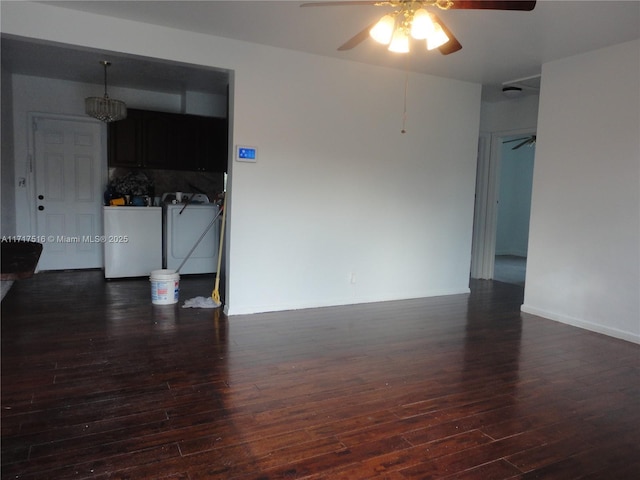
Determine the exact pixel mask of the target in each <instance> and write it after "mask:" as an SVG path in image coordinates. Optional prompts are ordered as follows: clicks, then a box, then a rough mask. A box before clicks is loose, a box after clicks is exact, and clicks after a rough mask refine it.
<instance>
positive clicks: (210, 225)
mask: <svg viewBox="0 0 640 480" xmlns="http://www.w3.org/2000/svg"><path fill="white" fill-rule="evenodd" d="M183 210H184V208H183ZM180 213H182V210H181V211H180ZM219 216H220V212H219V211H218V213H216V215H215V217H213V220H211V223H210V224H209V226H207V228H205V230H204V232H202V235H200V238H199V239H198V241H197V242H196V243H195V245H194V246H193V247H191V250H189V253H187V256H186V257H184V258H183V259H182V263H181V264H180V266H179V267H178V269H177V270H176V273H180V269H181V268H182V267H184V264H185V263H187V260H189V257H190V256H191V254H192V253H193V251H194V250H195V249H196V248H197V247H198V245H200V242H201V241H202V239H203V238H204V236H205V235H206V234H207V232H208V231H209V229H210V228H211V227H212V226H213V224H214V222H215V221H216V220H217V219H218V217H219ZM223 218H224V214H223Z"/></svg>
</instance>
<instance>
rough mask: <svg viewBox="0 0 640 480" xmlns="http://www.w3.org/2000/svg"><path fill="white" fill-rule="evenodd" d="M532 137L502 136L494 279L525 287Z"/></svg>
mask: <svg viewBox="0 0 640 480" xmlns="http://www.w3.org/2000/svg"><path fill="white" fill-rule="evenodd" d="M535 141H536V137H535V135H534V134H530V135H524V136H523V135H511V136H508V137H503V139H502V145H501V152H500V169H499V170H500V172H499V180H498V205H497V208H498V215H497V222H496V247H495V260H494V274H493V279H494V280H497V281H500V282H505V283H514V284H517V285H524V282H525V277H526V264H527V250H528V243H529V217H530V216H531V187H532V185H533V161H534V157H535Z"/></svg>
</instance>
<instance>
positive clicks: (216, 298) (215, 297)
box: [211, 192, 227, 307]
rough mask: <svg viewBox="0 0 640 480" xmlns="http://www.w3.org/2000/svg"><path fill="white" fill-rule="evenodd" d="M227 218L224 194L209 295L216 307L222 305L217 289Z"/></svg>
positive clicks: (218, 286)
mask: <svg viewBox="0 0 640 480" xmlns="http://www.w3.org/2000/svg"><path fill="white" fill-rule="evenodd" d="M226 218H227V193H226V192H225V194H224V200H223V201H222V224H221V226H220V245H219V246H218V268H217V269H216V282H215V284H214V287H213V292H212V293H211V298H212V299H213V303H215V304H216V307H219V306H220V305H222V301H221V300H220V292H219V291H218V289H219V288H220V265H221V263H222V244H223V242H224V225H225V220H226Z"/></svg>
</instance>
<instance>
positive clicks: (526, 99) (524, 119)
mask: <svg viewBox="0 0 640 480" xmlns="http://www.w3.org/2000/svg"><path fill="white" fill-rule="evenodd" d="M538 103H539V97H538V95H525V96H523V97H520V98H512V99H505V100H503V101H501V102H482V108H481V110H480V131H482V132H485V133H489V134H490V133H497V132H499V133H500V134H507V133H508V132H512V131H518V132H519V131H523V130H530V131H533V132H535V130H536V125H537V123H538Z"/></svg>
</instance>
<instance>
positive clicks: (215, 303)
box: [178, 193, 227, 308]
mask: <svg viewBox="0 0 640 480" xmlns="http://www.w3.org/2000/svg"><path fill="white" fill-rule="evenodd" d="M226 204H227V194H226V193H225V195H224V201H223V203H222V225H221V226H220V245H219V246H218V268H217V269H216V281H215V285H214V287H213V292H212V293H211V296H210V297H195V298H190V299H189V300H185V302H184V305H182V308H218V307H219V306H220V305H222V302H221V301H220V292H219V291H218V288H219V287H220V266H221V263H222V262H221V260H222V243H223V241H224V227H225V220H226V216H227V208H226ZM218 216H220V212H219V211H218V213H217V215H216V216H215V217H214V218H213V220H212V221H211V223H210V224H209V226H208V227H207V228H206V230H205V231H204V232H203V233H202V235H201V236H200V238H199V239H198V241H197V242H196V244H195V245H194V246H193V248H192V249H191V251H190V252H189V254H188V255H187V256H186V257H185V259H184V260H183V261H182V264H181V265H180V267H178V271H179V270H180V268H181V267H182V265H184V263H185V262H186V261H187V258H189V256H190V255H191V254H192V253H193V251H194V250H195V249H196V247H197V246H198V244H199V243H200V241H201V240H202V239H203V238H204V236H205V235H206V233H207V232H208V231H209V229H210V228H211V226H212V225H213V222H215V221H216V219H217V218H218Z"/></svg>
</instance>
